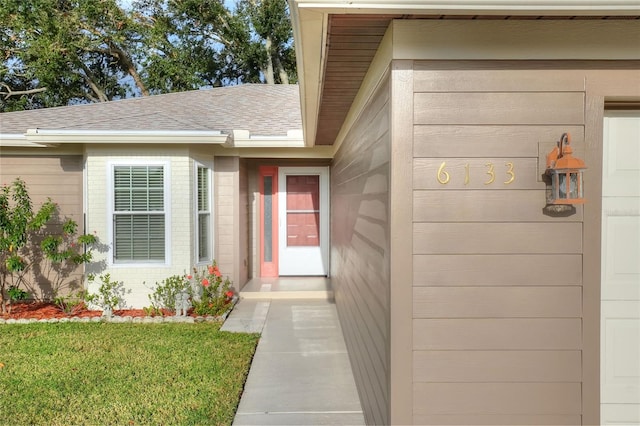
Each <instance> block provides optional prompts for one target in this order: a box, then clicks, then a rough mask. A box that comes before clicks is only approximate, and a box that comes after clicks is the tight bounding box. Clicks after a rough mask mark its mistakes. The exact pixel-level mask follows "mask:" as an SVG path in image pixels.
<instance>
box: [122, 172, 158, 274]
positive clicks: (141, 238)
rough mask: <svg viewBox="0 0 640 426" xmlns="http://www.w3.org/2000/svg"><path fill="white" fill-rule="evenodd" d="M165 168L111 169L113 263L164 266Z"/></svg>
mask: <svg viewBox="0 0 640 426" xmlns="http://www.w3.org/2000/svg"><path fill="white" fill-rule="evenodd" d="M164 174H165V168H164V166H162V165H135V166H130V165H116V166H114V167H113V237H114V244H113V261H114V263H156V262H158V263H164V262H165V256H166V253H165V239H166V235H165V234H166V233H165V222H166V212H165V204H166V203H165V188H164V186H165V183H164Z"/></svg>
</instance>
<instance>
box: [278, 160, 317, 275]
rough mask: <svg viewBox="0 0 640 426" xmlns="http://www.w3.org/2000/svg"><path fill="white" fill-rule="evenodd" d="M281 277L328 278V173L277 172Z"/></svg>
mask: <svg viewBox="0 0 640 426" xmlns="http://www.w3.org/2000/svg"><path fill="white" fill-rule="evenodd" d="M278 216H279V231H278V234H279V235H278V237H279V238H278V246H279V247H278V254H279V255H278V263H279V267H278V269H279V275H300V276H304V275H327V274H328V265H329V170H328V168H327V167H280V168H279V170H278Z"/></svg>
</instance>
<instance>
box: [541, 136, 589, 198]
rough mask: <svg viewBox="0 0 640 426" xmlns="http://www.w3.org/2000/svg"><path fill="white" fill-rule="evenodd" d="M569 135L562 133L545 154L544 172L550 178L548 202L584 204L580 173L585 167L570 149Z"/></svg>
mask: <svg viewBox="0 0 640 426" xmlns="http://www.w3.org/2000/svg"><path fill="white" fill-rule="evenodd" d="M570 144H571V136H570V135H569V133H564V134H563V135H562V137H561V138H560V141H558V145H557V146H556V147H555V148H554V149H553V151H551V152H550V153H549V154H547V170H546V173H547V175H548V176H549V177H550V179H551V192H550V194H548V197H547V203H548V204H584V202H585V199H584V186H583V179H582V173H583V171H584V170H585V169H586V168H587V167H586V165H585V164H584V161H582V160H581V159H579V158H576V157H574V156H573V155H572V154H573V150H572V149H571V145H570Z"/></svg>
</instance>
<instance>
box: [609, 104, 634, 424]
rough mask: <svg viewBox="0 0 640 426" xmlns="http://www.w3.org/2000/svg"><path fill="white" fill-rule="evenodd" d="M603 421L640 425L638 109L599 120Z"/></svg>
mask: <svg viewBox="0 0 640 426" xmlns="http://www.w3.org/2000/svg"><path fill="white" fill-rule="evenodd" d="M602 185H603V186H602V195H603V199H602V210H603V211H602V305H601V306H602V311H601V317H602V320H601V321H602V322H601V340H600V348H601V365H600V371H601V373H600V375H601V403H602V405H601V413H602V414H601V421H602V424H603V425H604V424H612V425H613V424H615V425H620V424H636V425H637V424H640V111H634V112H628V111H627V112H610V113H608V114H607V116H606V117H605V121H604V157H603V181H602Z"/></svg>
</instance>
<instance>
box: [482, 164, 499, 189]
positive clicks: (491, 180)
mask: <svg viewBox="0 0 640 426" xmlns="http://www.w3.org/2000/svg"><path fill="white" fill-rule="evenodd" d="M485 166H487V167H488V168H489V170H487V174H488V175H489V176H491V177H490V178H489V180H488V181H486V182H485V183H484V184H485V185H489V184H491V183H493V181H494V180H496V174H495V172H494V171H493V163H487V164H485Z"/></svg>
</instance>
